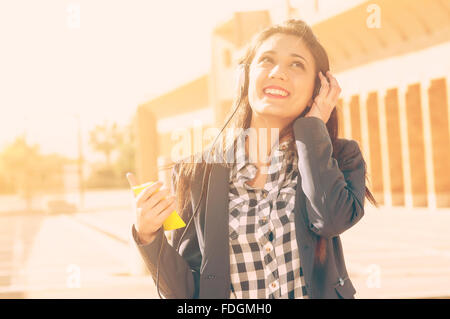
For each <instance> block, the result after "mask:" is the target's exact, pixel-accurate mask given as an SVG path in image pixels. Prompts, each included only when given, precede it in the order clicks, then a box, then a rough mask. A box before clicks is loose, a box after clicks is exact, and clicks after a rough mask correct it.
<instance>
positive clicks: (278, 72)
mask: <svg viewBox="0 0 450 319" xmlns="http://www.w3.org/2000/svg"><path fill="white" fill-rule="evenodd" d="M269 77H270V78H271V79H273V78H278V79H282V80H286V79H287V75H286V72H284V70H283V68H282V67H281V66H280V65H276V66H275V67H274V68H273V69H272V70H271V71H270V74H269Z"/></svg>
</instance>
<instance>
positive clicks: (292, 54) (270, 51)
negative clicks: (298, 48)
mask: <svg viewBox="0 0 450 319" xmlns="http://www.w3.org/2000/svg"><path fill="white" fill-rule="evenodd" d="M266 53H271V54H276V52H275V51H273V50H269V51H265V52H263V53H262V54H261V55H263V54H266ZM291 56H293V57H296V58H300V59H303V60H304V61H305V62H308V61H306V59H305V58H304V57H302V56H301V55H298V54H296V53H291Z"/></svg>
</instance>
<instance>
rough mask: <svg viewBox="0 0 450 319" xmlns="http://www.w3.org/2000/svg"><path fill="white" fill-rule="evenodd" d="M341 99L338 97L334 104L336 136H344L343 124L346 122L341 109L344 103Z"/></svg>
mask: <svg viewBox="0 0 450 319" xmlns="http://www.w3.org/2000/svg"><path fill="white" fill-rule="evenodd" d="M343 101H344V100H343V99H342V98H340V99H339V100H338V103H337V105H336V112H337V117H338V137H339V138H344V136H345V129H344V126H345V125H346V123H345V117H344V112H343V110H342V108H343V103H344V102H343Z"/></svg>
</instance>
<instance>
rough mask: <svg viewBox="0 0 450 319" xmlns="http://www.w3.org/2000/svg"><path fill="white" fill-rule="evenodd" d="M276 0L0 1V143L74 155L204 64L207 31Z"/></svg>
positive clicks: (0, 145) (206, 66)
mask: <svg viewBox="0 0 450 319" xmlns="http://www.w3.org/2000/svg"><path fill="white" fill-rule="evenodd" d="M274 2H275V0H266V1H265V0H246V1H242V0H239V1H238V0H227V1H222V0H189V1H183V0H178V1H177V0H164V1H153V0H147V1H138V0H131V1H124V0H121V1H105V0H90V1H63V0H40V1H32V0H27V1H25V0H15V1H1V2H0V43H1V50H0V109H1V110H2V113H3V116H1V117H0V149H3V147H4V146H5V145H6V144H8V143H11V142H12V141H13V140H14V138H15V137H16V136H18V135H20V134H23V133H26V136H27V139H28V141H29V142H30V143H38V144H40V145H41V151H42V152H43V153H51V152H58V153H61V154H64V155H66V156H69V157H76V156H77V154H78V149H77V117H76V116H77V115H79V117H80V123H81V128H82V139H83V148H84V153H85V155H86V156H87V157H88V158H89V156H90V154H89V153H90V150H89V148H88V146H87V139H88V130H90V129H92V128H93V127H94V126H95V125H96V124H102V123H104V122H105V121H108V122H110V123H111V122H113V121H116V122H118V123H119V124H126V123H129V121H130V120H131V118H132V115H133V114H134V112H135V111H136V107H137V106H138V105H139V104H140V103H143V102H145V101H148V100H150V99H151V98H153V97H155V96H157V95H160V94H162V93H164V92H167V91H169V90H171V89H173V88H176V87H177V86H179V85H182V84H183V83H186V82H188V81H191V80H193V79H195V78H197V77H198V76H201V75H203V74H205V73H207V72H208V70H209V68H210V54H211V31H212V28H213V27H215V26H216V25H217V24H219V23H221V22H224V21H226V20H227V19H228V18H229V17H231V14H232V12H233V11H239V10H254V9H265V8H268V7H270V6H273V4H274Z"/></svg>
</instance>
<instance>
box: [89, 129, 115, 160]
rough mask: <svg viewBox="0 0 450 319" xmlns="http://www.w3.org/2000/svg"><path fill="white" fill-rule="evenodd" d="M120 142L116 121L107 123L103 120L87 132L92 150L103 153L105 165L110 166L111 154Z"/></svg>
mask: <svg viewBox="0 0 450 319" xmlns="http://www.w3.org/2000/svg"><path fill="white" fill-rule="evenodd" d="M121 143H122V134H121V132H120V129H119V127H118V125H117V123H116V122H114V123H113V124H112V125H109V124H108V123H107V122H105V123H104V124H103V125H96V126H95V128H94V129H93V130H92V131H90V132H89V144H90V146H91V147H92V149H93V150H95V151H97V152H100V153H103V154H104V155H105V159H106V165H107V166H108V167H110V166H111V154H112V153H113V151H114V150H116V149H117V147H118V145H119V144H121Z"/></svg>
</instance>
